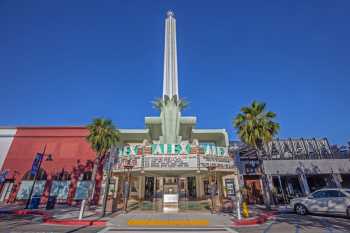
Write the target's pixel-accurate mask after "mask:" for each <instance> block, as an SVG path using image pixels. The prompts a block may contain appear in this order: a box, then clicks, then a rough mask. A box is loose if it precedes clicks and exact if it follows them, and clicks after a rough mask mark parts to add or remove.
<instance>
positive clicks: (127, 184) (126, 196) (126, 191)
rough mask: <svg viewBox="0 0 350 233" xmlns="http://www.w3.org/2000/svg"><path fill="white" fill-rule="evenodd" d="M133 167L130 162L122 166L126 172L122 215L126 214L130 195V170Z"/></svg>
mask: <svg viewBox="0 0 350 233" xmlns="http://www.w3.org/2000/svg"><path fill="white" fill-rule="evenodd" d="M133 167H134V165H132V164H131V160H130V159H128V160H127V164H124V169H126V170H127V171H128V172H127V177H128V178H127V182H124V205H123V209H124V213H126V211H127V208H128V200H129V193H130V176H131V170H132V169H133Z"/></svg>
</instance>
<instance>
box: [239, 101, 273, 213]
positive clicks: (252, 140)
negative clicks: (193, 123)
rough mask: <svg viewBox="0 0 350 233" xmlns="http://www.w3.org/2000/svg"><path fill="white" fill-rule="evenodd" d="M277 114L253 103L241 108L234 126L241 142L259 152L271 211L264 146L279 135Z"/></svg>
mask: <svg viewBox="0 0 350 233" xmlns="http://www.w3.org/2000/svg"><path fill="white" fill-rule="evenodd" d="M275 117H276V113H274V112H270V111H267V110H266V104H265V103H260V102H257V101H253V103H252V104H251V106H248V107H243V108H241V112H240V113H239V114H238V115H237V116H236V118H235V119H234V122H233V125H234V128H235V129H236V130H237V134H238V136H239V138H240V139H241V141H243V142H244V143H245V144H247V145H249V146H252V147H253V148H255V150H256V151H257V157H258V161H259V163H260V168H261V177H262V180H263V192H264V199H265V205H266V208H267V209H270V204H271V203H270V202H271V198H270V192H269V186H268V182H267V177H266V174H265V170H264V168H263V166H262V153H263V147H264V144H267V143H268V142H270V141H272V139H273V137H274V136H275V135H276V134H277V133H278V130H279V128H280V125H279V124H278V123H276V122H275V121H274V118H275Z"/></svg>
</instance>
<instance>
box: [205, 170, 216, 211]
mask: <svg viewBox="0 0 350 233" xmlns="http://www.w3.org/2000/svg"><path fill="white" fill-rule="evenodd" d="M207 169H208V175H209V185H210V200H211V212H212V213H214V212H215V209H214V197H215V195H216V175H215V174H214V178H215V179H214V182H213V177H212V173H213V171H215V169H216V166H215V165H209V166H208V167H207Z"/></svg>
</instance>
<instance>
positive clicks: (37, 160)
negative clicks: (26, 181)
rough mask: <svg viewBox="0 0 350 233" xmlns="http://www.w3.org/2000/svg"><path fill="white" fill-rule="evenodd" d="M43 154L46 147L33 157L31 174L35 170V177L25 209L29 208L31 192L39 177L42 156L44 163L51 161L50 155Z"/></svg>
mask: <svg viewBox="0 0 350 233" xmlns="http://www.w3.org/2000/svg"><path fill="white" fill-rule="evenodd" d="M45 152H46V145H45V147H44V151H43V153H37V155H36V157H35V159H34V161H33V167H32V172H33V170H36V171H35V175H34V180H33V185H32V187H31V189H30V193H29V197H28V200H27V203H26V207H25V208H26V209H28V208H29V205H30V201H31V199H32V195H33V191H34V186H35V182H36V180H37V179H38V176H39V173H40V168H41V163H42V161H43V158H44V156H46V161H53V159H52V155H51V154H45ZM36 166H37V167H36Z"/></svg>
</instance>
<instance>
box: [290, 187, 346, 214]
mask: <svg viewBox="0 0 350 233" xmlns="http://www.w3.org/2000/svg"><path fill="white" fill-rule="evenodd" d="M290 207H291V208H292V209H293V210H294V211H295V212H296V213H297V214H299V215H305V214H307V213H326V214H336V215H338V214H341V215H346V216H348V217H350V189H341V188H325V189H320V190H317V191H315V192H313V193H311V194H310V195H309V196H307V197H301V198H295V199H292V200H291V201H290Z"/></svg>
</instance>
